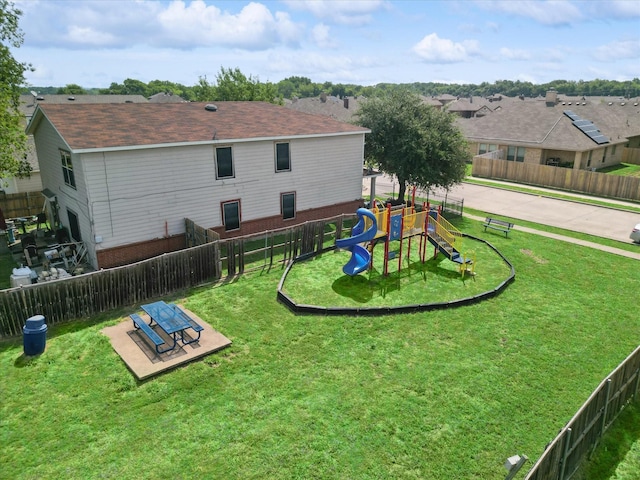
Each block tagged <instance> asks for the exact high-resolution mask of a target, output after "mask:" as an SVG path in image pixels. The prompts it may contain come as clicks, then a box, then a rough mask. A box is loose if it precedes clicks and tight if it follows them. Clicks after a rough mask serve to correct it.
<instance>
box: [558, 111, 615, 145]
mask: <svg viewBox="0 0 640 480" xmlns="http://www.w3.org/2000/svg"><path fill="white" fill-rule="evenodd" d="M562 113H564V114H565V115H566V116H567V117H569V118H570V119H571V120H573V122H572V123H573V124H574V125H575V126H576V127H578V128H579V129H580V131H581V132H582V133H584V134H585V135H586V136H588V137H589V138H590V139H591V140H593V141H594V142H596V143H597V144H598V145H601V144H603V143H609V137H606V136H604V135H602V133H601V132H600V129H598V127H596V126H595V125H594V124H593V123H591V122H590V121H589V120H586V119H584V118H580V115H576V114H575V113H573V112H572V111H571V110H565V111H563V112H562Z"/></svg>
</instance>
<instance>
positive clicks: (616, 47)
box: [593, 40, 640, 62]
mask: <svg viewBox="0 0 640 480" xmlns="http://www.w3.org/2000/svg"><path fill="white" fill-rule="evenodd" d="M593 58H595V59H596V60H600V61H601V62H615V61H616V60H626V59H629V58H640V40H621V41H617V42H611V43H608V44H607V45H602V46H600V47H598V48H596V49H595V51H594V52H593Z"/></svg>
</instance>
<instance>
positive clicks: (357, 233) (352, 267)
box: [336, 208, 378, 276]
mask: <svg viewBox="0 0 640 480" xmlns="http://www.w3.org/2000/svg"><path fill="white" fill-rule="evenodd" d="M356 215H358V223H356V224H355V225H354V227H353V228H352V229H351V237H349V238H343V239H341V240H336V247H337V248H343V249H345V250H349V251H350V252H351V259H350V260H349V262H348V263H347V264H346V265H345V266H344V267H342V271H343V272H344V273H345V274H347V275H351V276H354V275H358V274H359V273H361V272H364V271H365V270H366V269H367V267H369V262H370V261H371V254H370V253H369V251H368V250H367V249H366V248H365V247H363V246H362V245H360V244H361V243H366V242H370V241H371V240H373V239H374V238H375V237H376V233H377V232H378V223H377V222H376V217H375V215H374V214H373V213H371V212H370V211H369V210H367V209H366V208H359V209H358V210H357V212H356ZM364 217H368V218H370V219H371V221H372V222H373V223H372V225H371V226H370V227H369V228H368V229H367V230H365V229H364Z"/></svg>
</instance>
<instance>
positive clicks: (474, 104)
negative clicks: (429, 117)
mask: <svg viewBox="0 0 640 480" xmlns="http://www.w3.org/2000/svg"><path fill="white" fill-rule="evenodd" d="M487 103H489V101H488V100H485V99H483V98H482V97H476V98H475V99H474V97H462V98H459V99H458V100H454V101H453V102H450V103H448V104H447V105H446V107H445V108H446V110H447V111H448V112H451V113H455V114H456V115H458V116H459V117H462V118H471V117H481V116H483V115H487V114H489V113H491V111H492V110H491V108H489V107H488V106H487V105H486V104H487Z"/></svg>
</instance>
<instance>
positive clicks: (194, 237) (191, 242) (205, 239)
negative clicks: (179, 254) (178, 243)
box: [184, 218, 220, 248]
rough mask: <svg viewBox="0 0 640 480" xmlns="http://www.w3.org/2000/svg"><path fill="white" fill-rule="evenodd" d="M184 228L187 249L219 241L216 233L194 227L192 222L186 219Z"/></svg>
mask: <svg viewBox="0 0 640 480" xmlns="http://www.w3.org/2000/svg"><path fill="white" fill-rule="evenodd" d="M184 226H185V240H186V245H187V248H190V247H196V246H198V245H204V244H205V243H210V242H215V241H217V240H220V235H218V233H217V232H216V231H214V230H211V229H210V228H204V227H201V226H199V225H196V223H195V222H194V221H193V220H189V219H188V218H185V219H184Z"/></svg>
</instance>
